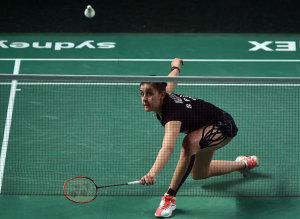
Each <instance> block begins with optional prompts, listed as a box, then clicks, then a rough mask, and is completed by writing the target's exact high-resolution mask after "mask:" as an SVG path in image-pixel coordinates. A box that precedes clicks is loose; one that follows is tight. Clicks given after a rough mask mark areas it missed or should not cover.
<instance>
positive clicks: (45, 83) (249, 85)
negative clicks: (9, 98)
mask: <svg viewBox="0 0 300 219" xmlns="http://www.w3.org/2000/svg"><path fill="white" fill-rule="evenodd" d="M10 84H11V83H9V82H0V85H10ZM18 85H68V86H70V85H81V86H82V85H88V86H115V85H121V86H138V85H139V83H85V82H83V83H65V82H62V83H59V82H41V83H39V82H35V83H34V82H19V83H18ZM177 86H225V87H227V86H237V87H238V86H241V87H242V86H245V87H300V84H196V83H195V84H178V85H177Z"/></svg>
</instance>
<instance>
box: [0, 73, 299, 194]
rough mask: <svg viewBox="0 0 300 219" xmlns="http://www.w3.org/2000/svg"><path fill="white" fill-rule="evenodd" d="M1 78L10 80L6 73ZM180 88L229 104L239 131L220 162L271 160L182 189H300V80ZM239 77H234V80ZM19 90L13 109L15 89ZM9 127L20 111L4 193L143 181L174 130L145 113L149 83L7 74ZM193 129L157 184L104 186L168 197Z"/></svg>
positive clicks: (2, 111) (1, 84)
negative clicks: (76, 181)
mask: <svg viewBox="0 0 300 219" xmlns="http://www.w3.org/2000/svg"><path fill="white" fill-rule="evenodd" d="M0 79H1V78H0ZM177 80H178V83H179V84H178V86H177V88H176V90H175V93H178V94H183V95H186V96H191V97H195V98H200V99H204V100H206V101H208V102H211V103H213V104H215V105H216V106H218V107H220V108H222V109H224V110H225V111H227V112H229V113H230V114H231V115H232V116H233V118H234V119H235V122H236V124H237V126H238V128H239V132H238V135H237V137H236V138H235V139H234V140H233V141H231V142H230V144H229V145H227V146H225V147H223V148H221V149H219V150H218V151H217V152H216V153H215V156H214V159H216V160H235V158H236V157H237V156H239V155H257V156H258V157H259V158H260V160H261V166H260V167H259V168H257V169H254V170H253V171H251V172H250V174H249V176H248V177H247V178H244V177H243V176H242V175H241V174H240V173H239V172H234V173H231V174H227V175H223V176H217V177H211V178H208V179H205V180H199V181H195V180H192V178H191V177H189V178H188V179H187V180H186V182H185V184H184V185H183V186H182V187H181V189H180V191H179V192H178V195H182V196H300V180H299V179H300V177H299V175H300V169H299V166H300V165H299V164H300V162H299V157H300V150H299V146H300V139H299V133H300V121H299V115H300V108H299V106H300V104H299V99H300V97H299V96H300V86H299V83H293V84H291V83H286V82H283V83H281V82H280V81H279V82H276V83H275V82H268V83H266V81H264V82H259V81H257V82H255V83H252V82H251V83H248V82H247V81H245V82H241V81H239V82H238V83H228V82H220V81H214V79H212V81H210V82H209V83H203V82H201V81H200V82H199V81H198V82H197V81H193V82H181V81H180V78H178V79H177ZM232 80H233V81H234V78H233V79H232ZM12 92H15V99H14V105H13V108H9V107H8V105H9V102H10V95H11V93H12ZM0 93H1V102H0V118H1V122H0V131H1V137H2V139H3V143H2V153H3V147H4V145H5V144H4V141H5V131H4V130H5V129H6V128H7V127H6V126H7V119H9V118H7V110H13V112H12V117H11V126H10V128H9V139H6V140H7V152H6V159H5V160H4V159H3V157H2V160H1V164H0V165H1V168H2V169H3V170H4V174H3V177H2V178H1V183H2V187H1V194H26V195H62V186H63V184H64V182H65V181H66V180H67V179H69V178H71V177H74V176H87V177H90V178H92V179H93V180H94V181H95V182H96V183H97V185H98V186H102V185H110V184H116V183H124V182H129V181H133V180H139V179H140V178H141V177H142V176H143V175H145V174H146V173H147V172H148V171H149V169H150V168H151V167H152V165H153V162H154V161H155V158H156V155H157V153H158V151H159V150H160V148H161V143H162V139H163V136H164V128H163V127H162V126H161V124H160V123H159V121H158V120H157V119H156V117H154V116H153V113H147V112H145V111H144V109H143V107H142V104H141V97H140V92H139V83H138V82H137V81H136V80H134V79H132V82H128V81H126V82H124V81H121V80H120V81H118V80H117V79H115V80H113V81H101V80H100V81H99V80H95V81H88V82H87V81H78V80H76V81H58V80H57V81H43V80H39V81H36V80H35V81H30V80H25V81H18V83H17V89H16V90H15V91H11V81H7V80H6V81H5V80H3V79H2V80H1V81H0ZM184 137H185V135H184V134H180V136H179V139H178V141H177V143H176V147H175V150H174V152H173V155H172V157H171V159H170V160H169V162H168V163H167V165H166V166H165V168H164V169H163V170H162V172H161V173H160V174H159V175H158V176H157V180H156V183H155V185H153V186H140V185H130V186H122V187H115V188H107V189H101V191H100V192H101V195H126V196H127V195H140V196H149V195H159V196H160V195H162V194H164V192H165V191H166V190H167V189H168V186H169V184H170V180H171V178H172V175H173V172H174V170H175V167H176V164H177V161H178V159H179V154H180V150H181V142H182V140H183V138H184Z"/></svg>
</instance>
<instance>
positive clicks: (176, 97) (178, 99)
mask: <svg viewBox="0 0 300 219" xmlns="http://www.w3.org/2000/svg"><path fill="white" fill-rule="evenodd" d="M167 96H168V97H169V98H168V100H169V102H172V103H183V100H182V98H181V95H180V94H175V93H169V94H167Z"/></svg>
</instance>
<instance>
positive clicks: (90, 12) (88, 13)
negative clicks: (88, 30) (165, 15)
mask: <svg viewBox="0 0 300 219" xmlns="http://www.w3.org/2000/svg"><path fill="white" fill-rule="evenodd" d="M95 14H96V12H95V10H94V9H93V8H92V6H90V5H88V6H87V8H86V9H85V10H84V15H85V16H86V17H87V18H93V17H94V16H95Z"/></svg>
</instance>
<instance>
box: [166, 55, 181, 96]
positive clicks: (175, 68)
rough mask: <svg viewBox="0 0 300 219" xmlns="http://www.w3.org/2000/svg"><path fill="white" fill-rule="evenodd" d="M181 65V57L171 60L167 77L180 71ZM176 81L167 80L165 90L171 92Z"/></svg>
mask: <svg viewBox="0 0 300 219" xmlns="http://www.w3.org/2000/svg"><path fill="white" fill-rule="evenodd" d="M181 65H183V61H182V59H179V58H175V59H173V61H172V62H171V72H170V73H169V74H168V77H176V76H178V75H179V73H180V68H181ZM176 86H177V83H176V82H168V83H167V88H166V92H167V93H169V94H170V93H173V91H174V89H175V88H176Z"/></svg>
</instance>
